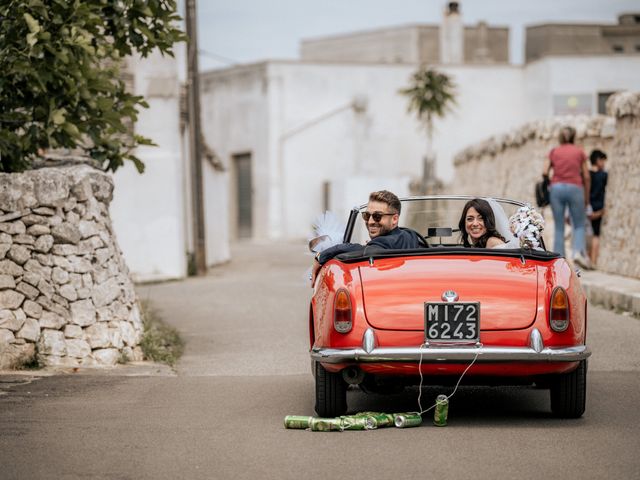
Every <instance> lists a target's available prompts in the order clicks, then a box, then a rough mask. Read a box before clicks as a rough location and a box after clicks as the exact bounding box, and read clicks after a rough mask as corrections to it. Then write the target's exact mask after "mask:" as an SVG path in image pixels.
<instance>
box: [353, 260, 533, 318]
mask: <svg viewBox="0 0 640 480" xmlns="http://www.w3.org/2000/svg"><path fill="white" fill-rule="evenodd" d="M536 270H537V269H536V267H535V265H532V264H525V265H523V264H522V262H521V260H520V258H519V257H515V258H512V257H479V256H474V257H460V256H446V257H437V258H434V257H431V256H429V257H413V258H407V257H402V258H383V259H376V260H375V262H374V263H373V265H365V266H361V267H360V277H361V279H362V287H363V288H362V290H363V300H364V307H365V314H366V318H367V320H368V322H369V324H371V326H373V327H374V328H380V329H387V330H422V329H424V303H425V302H442V301H443V299H442V294H443V293H444V292H445V291H448V290H453V291H454V292H456V293H457V294H458V301H459V302H480V329H481V330H506V329H509V330H511V329H522V328H526V327H528V326H530V325H531V324H532V323H533V321H534V320H535V316H536V311H537V271H536Z"/></svg>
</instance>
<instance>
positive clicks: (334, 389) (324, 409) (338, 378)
mask: <svg viewBox="0 0 640 480" xmlns="http://www.w3.org/2000/svg"><path fill="white" fill-rule="evenodd" d="M316 412H317V413H318V415H320V416H321V417H338V416H340V415H344V414H345V413H346V412H347V383H346V382H345V381H344V380H343V378H342V374H340V373H333V372H328V371H327V370H325V369H324V367H323V366H322V365H320V363H319V362H316Z"/></svg>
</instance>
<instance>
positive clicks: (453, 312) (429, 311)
mask: <svg viewBox="0 0 640 480" xmlns="http://www.w3.org/2000/svg"><path fill="white" fill-rule="evenodd" d="M479 327H480V303H479V302H466V303H460V302H456V303H449V302H428V303H425V304H424V337H425V340H426V341H427V342H462V343H467V342H468V343H475V342H477V341H478V340H479V339H480V328H479Z"/></svg>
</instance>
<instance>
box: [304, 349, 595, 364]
mask: <svg viewBox="0 0 640 480" xmlns="http://www.w3.org/2000/svg"><path fill="white" fill-rule="evenodd" d="M590 355H591V350H590V349H589V348H588V347H587V346H586V345H578V346H575V347H562V348H556V347H545V348H542V349H540V351H537V350H536V349H534V348H531V347H486V346H482V345H481V346H437V347H436V346H425V347H397V348H389V347H385V348H374V349H373V350H371V351H370V352H367V351H365V350H364V349H363V348H312V349H311V358H312V359H313V360H315V361H318V362H321V363H352V362H353V363H384V362H403V363H413V362H416V363H418V362H421V361H422V363H440V362H443V363H455V362H469V361H472V360H473V359H474V358H476V356H477V359H476V363H485V362H491V363H497V362H577V361H580V360H584V359H586V358H588V357H589V356H590Z"/></svg>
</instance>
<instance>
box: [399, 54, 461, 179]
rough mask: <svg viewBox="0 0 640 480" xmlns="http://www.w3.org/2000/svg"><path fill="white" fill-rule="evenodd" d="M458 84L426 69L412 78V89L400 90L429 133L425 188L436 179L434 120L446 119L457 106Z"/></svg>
mask: <svg viewBox="0 0 640 480" xmlns="http://www.w3.org/2000/svg"><path fill="white" fill-rule="evenodd" d="M455 88H456V86H455V84H454V83H453V81H452V80H451V78H450V77H449V76H448V75H446V74H445V73H442V72H438V71H437V70H435V69H434V68H431V67H427V66H423V67H421V68H420V69H419V70H418V71H417V72H415V73H414V74H413V75H412V77H411V84H410V86H409V87H408V88H403V89H401V90H400V93H401V94H402V95H406V96H407V97H409V105H408V108H407V110H408V111H409V113H415V115H416V117H417V118H418V121H420V123H422V125H423V126H424V128H425V131H426V133H427V154H426V156H425V164H424V166H423V188H425V185H424V184H425V183H426V182H427V181H429V180H431V178H429V177H432V176H433V171H432V170H433V168H432V167H433V163H434V158H433V157H434V155H433V120H434V117H440V118H442V117H444V116H445V114H446V113H447V112H448V111H450V110H451V108H452V107H453V105H454V104H455V93H456V92H455Z"/></svg>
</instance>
